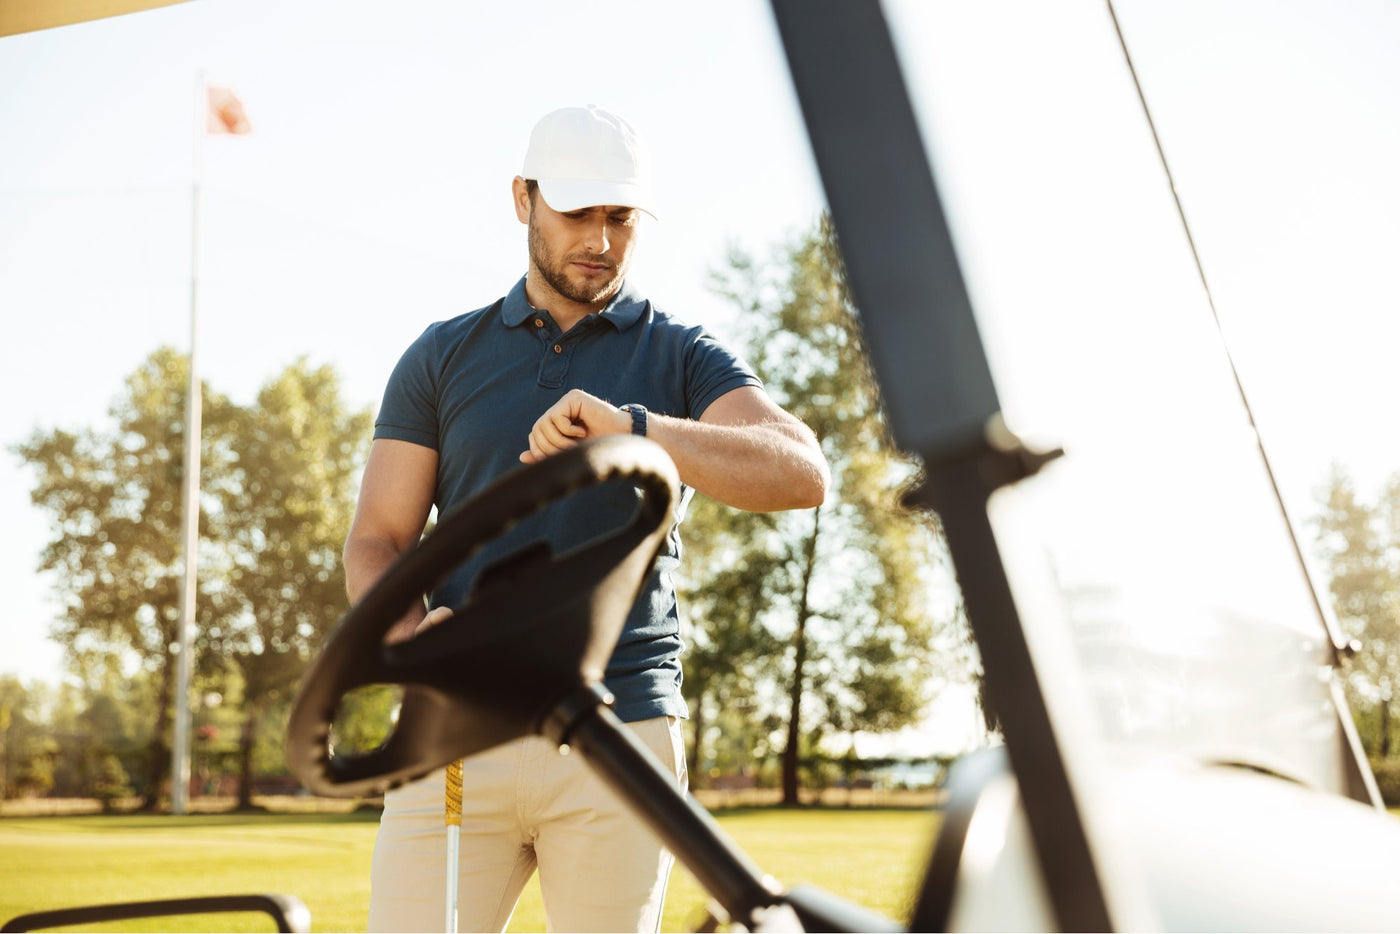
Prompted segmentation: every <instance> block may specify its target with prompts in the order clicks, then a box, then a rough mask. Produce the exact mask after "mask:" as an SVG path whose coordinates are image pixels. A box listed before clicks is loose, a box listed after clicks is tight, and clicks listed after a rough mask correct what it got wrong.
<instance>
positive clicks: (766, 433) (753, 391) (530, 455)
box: [520, 386, 831, 512]
mask: <svg viewBox="0 0 1400 934" xmlns="http://www.w3.org/2000/svg"><path fill="white" fill-rule="evenodd" d="M631 431H632V416H631V414H630V413H629V412H625V411H623V410H622V409H619V408H618V407H617V406H615V405H612V404H610V403H608V402H604V401H603V400H602V399H599V398H597V397H596V396H592V395H589V394H588V393H586V392H584V391H583V390H581V389H571V390H569V392H568V393H566V394H565V395H564V396H563V398H561V399H560V400H559V401H558V402H556V403H555V404H554V405H552V406H550V408H549V410H548V411H546V412H545V413H544V414H543V415H541V416H540V418H539V420H537V421H536V422H535V425H534V427H533V428H532V429H531V431H530V439H529V445H530V447H529V450H528V451H525V452H524V453H522V454H521V455H520V459H521V460H522V461H524V462H525V463H527V464H530V463H534V462H535V461H538V460H540V459H542V458H544V457H547V456H549V455H550V454H556V453H558V452H559V451H562V450H564V449H565V448H569V447H572V446H573V445H575V444H577V443H578V442H580V441H583V440H585V439H587V438H598V437H604V436H606V435H620V434H628V433H630V432H631ZM647 438H648V439H650V440H652V441H655V442H656V443H657V444H659V445H661V447H663V448H664V449H665V450H666V453H667V454H669V455H670V456H671V460H673V461H675V464H676V470H677V472H678V473H679V474H680V478H681V482H682V483H685V484H686V485H687V486H690V487H693V488H695V489H697V490H699V491H700V492H701V493H704V494H705V495H706V496H709V497H711V498H712V499H716V500H719V501H720V502H722V503H725V504H727V505H729V506H734V507H735V508H738V509H747V510H750V511H753V512H772V511H776V510H779V509H803V508H808V507H812V506H819V505H821V503H822V500H823V499H825V497H826V488H827V484H828V482H829V481H830V476H831V474H830V470H829V468H828V467H827V463H826V457H825V456H824V455H823V454H822V450H821V445H819V444H818V443H817V438H816V435H814V434H813V433H812V430H811V429H810V428H808V427H807V426H806V425H804V424H803V423H802V422H801V421H799V420H798V419H797V418H795V417H794V416H793V415H791V414H790V413H788V412H786V411H784V410H783V409H781V408H779V406H778V405H777V404H776V403H775V402H773V400H772V399H770V398H769V397H768V394H767V393H766V392H764V391H763V390H762V389H759V388H757V387H755V386H741V387H739V388H738V389H732V390H730V391H729V392H727V393H725V394H724V395H722V396H720V397H719V398H718V399H716V400H715V401H714V402H712V403H711V404H710V406H709V407H708V408H706V409H705V411H704V412H703V413H702V414H701V416H700V419H699V420H698V421H696V420H693V419H688V418H674V417H671V416H667V415H658V414H656V413H654V412H649V413H647Z"/></svg>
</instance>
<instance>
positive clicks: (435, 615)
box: [413, 606, 452, 636]
mask: <svg viewBox="0 0 1400 934" xmlns="http://www.w3.org/2000/svg"><path fill="white" fill-rule="evenodd" d="M451 615H452V608H451V607H447V606H440V607H435V608H434V609H431V610H429V611H428V615H427V616H425V617H423V621H422V622H421V623H419V624H418V628H417V629H415V630H413V634H414V635H415V636H416V635H418V634H419V633H421V632H425V631H426V630H429V629H432V628H433V627H434V626H436V625H437V624H438V623H441V622H442V621H443V620H445V619H447V617H449V616H451Z"/></svg>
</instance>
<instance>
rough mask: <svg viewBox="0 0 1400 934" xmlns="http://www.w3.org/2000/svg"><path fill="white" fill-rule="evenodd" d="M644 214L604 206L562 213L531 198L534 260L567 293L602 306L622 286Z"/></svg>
mask: <svg viewBox="0 0 1400 934" xmlns="http://www.w3.org/2000/svg"><path fill="white" fill-rule="evenodd" d="M639 214H640V212H639V211H637V209H636V208H628V207H619V206H617V205H600V206H597V207H591V208H583V209H581V210H578V211H568V212H565V213H561V212H559V211H556V210H554V209H553V208H551V207H550V206H549V205H548V204H546V203H545V200H544V197H543V196H542V195H540V194H539V192H536V193H535V195H534V197H533V198H531V199H530V209H529V225H530V236H529V241H530V264H531V265H532V266H533V267H534V269H535V270H537V271H538V272H539V276H540V279H541V280H542V281H543V283H544V284H546V285H548V286H549V288H551V289H553V290H554V291H555V292H557V293H558V294H559V295H560V296H561V297H563V298H565V299H567V300H568V301H571V302H577V303H579V304H582V305H588V306H591V307H592V309H593V310H594V311H597V310H600V309H601V308H602V307H603V306H604V305H606V304H607V303H608V302H609V301H611V300H612V297H613V296H614V295H616V294H617V290H618V289H619V288H620V287H621V286H622V279H623V276H625V275H626V273H627V267H628V265H629V264H630V263H631V261H632V246H633V244H634V242H635V237H634V235H635V234H636V231H637V223H638V220H639V216H638V215H639Z"/></svg>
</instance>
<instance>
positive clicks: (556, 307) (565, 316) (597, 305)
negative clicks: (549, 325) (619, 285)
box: [525, 265, 617, 331]
mask: <svg viewBox="0 0 1400 934" xmlns="http://www.w3.org/2000/svg"><path fill="white" fill-rule="evenodd" d="M616 296H617V293H616V292H614V293H612V294H611V295H608V296H607V297H606V298H603V299H601V300H599V301H596V302H576V301H574V300H573V299H570V298H565V297H564V296H563V295H560V294H559V292H558V291H556V290H555V289H554V288H553V287H552V286H550V285H549V283H548V282H545V281H544V277H543V276H541V275H540V274H539V273H538V272H537V271H536V270H535V268H534V266H533V265H531V267H530V269H529V270H528V271H527V272H526V274H525V299H526V301H528V302H529V303H530V305H531V307H533V308H538V309H540V310H541V311H547V312H549V315H550V317H552V318H553V319H554V323H555V324H557V325H559V329H560V330H562V331H567V330H569V329H570V328H572V327H573V326H574V325H576V324H578V323H579V322H580V321H582V320H583V319H584V318H586V317H588V316H589V315H593V314H597V313H598V312H600V311H602V310H603V309H604V308H606V307H608V302H610V301H612V300H613V299H614V298H615V297H616Z"/></svg>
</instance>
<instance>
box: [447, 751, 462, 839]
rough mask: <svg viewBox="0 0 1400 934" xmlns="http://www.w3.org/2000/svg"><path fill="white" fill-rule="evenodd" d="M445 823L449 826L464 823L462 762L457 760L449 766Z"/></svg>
mask: <svg viewBox="0 0 1400 934" xmlns="http://www.w3.org/2000/svg"><path fill="white" fill-rule="evenodd" d="M443 816H444V818H445V820H444V823H446V824H447V825H448V826H452V825H454V824H461V823H462V760H461V759H457V760H456V761H454V762H451V763H449V764H448V766H447V799H446V808H445V813H444V815H443Z"/></svg>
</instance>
